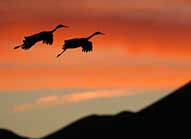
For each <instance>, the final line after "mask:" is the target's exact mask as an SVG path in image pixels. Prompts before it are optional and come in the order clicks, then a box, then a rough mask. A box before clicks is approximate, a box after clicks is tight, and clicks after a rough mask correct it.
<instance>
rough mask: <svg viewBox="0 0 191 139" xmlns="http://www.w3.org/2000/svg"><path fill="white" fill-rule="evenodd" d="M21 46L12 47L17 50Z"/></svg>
mask: <svg viewBox="0 0 191 139" xmlns="http://www.w3.org/2000/svg"><path fill="white" fill-rule="evenodd" d="M22 46H23V45H19V46H16V47H14V49H18V48H20V47H22Z"/></svg>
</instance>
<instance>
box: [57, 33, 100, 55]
mask: <svg viewBox="0 0 191 139" xmlns="http://www.w3.org/2000/svg"><path fill="white" fill-rule="evenodd" d="M95 35H104V33H102V32H95V33H93V34H91V35H90V36H88V37H86V38H74V39H69V40H65V41H64V45H63V48H62V49H63V51H62V52H61V53H59V54H58V55H57V57H59V56H61V55H62V54H63V53H64V52H65V51H66V50H67V49H73V48H78V47H82V52H90V51H92V50H93V45H92V42H91V41H89V40H90V39H91V38H92V37H94V36H95Z"/></svg>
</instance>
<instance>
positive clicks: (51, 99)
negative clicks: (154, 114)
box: [12, 89, 134, 112]
mask: <svg viewBox="0 0 191 139" xmlns="http://www.w3.org/2000/svg"><path fill="white" fill-rule="evenodd" d="M132 94H134V93H132V92H129V91H128V89H114V90H101V91H89V92H81V93H73V94H66V95H63V96H43V97H40V98H37V99H35V100H33V101H31V102H28V103H23V104H19V105H16V106H14V107H13V108H12V111H13V112H23V111H29V110H35V109H41V108H47V107H51V106H57V105H63V104H69V103H77V102H82V101H88V100H93V99H101V98H113V97H120V96H127V95H132Z"/></svg>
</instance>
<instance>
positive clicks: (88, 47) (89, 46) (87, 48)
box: [82, 41, 93, 53]
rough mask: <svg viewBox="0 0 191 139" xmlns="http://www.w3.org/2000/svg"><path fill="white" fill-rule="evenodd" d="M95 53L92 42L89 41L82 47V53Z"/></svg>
mask: <svg viewBox="0 0 191 139" xmlns="http://www.w3.org/2000/svg"><path fill="white" fill-rule="evenodd" d="M90 51H93V46H92V42H90V41H87V42H85V43H84V44H83V45H82V52H86V53H87V52H90Z"/></svg>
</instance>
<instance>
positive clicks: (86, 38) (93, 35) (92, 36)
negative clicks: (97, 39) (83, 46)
mask: <svg viewBox="0 0 191 139" xmlns="http://www.w3.org/2000/svg"><path fill="white" fill-rule="evenodd" d="M95 35H96V34H95V33H93V34H92V35H90V36H89V37H87V38H86V39H87V40H89V39H91V38H92V37H93V36H95Z"/></svg>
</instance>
